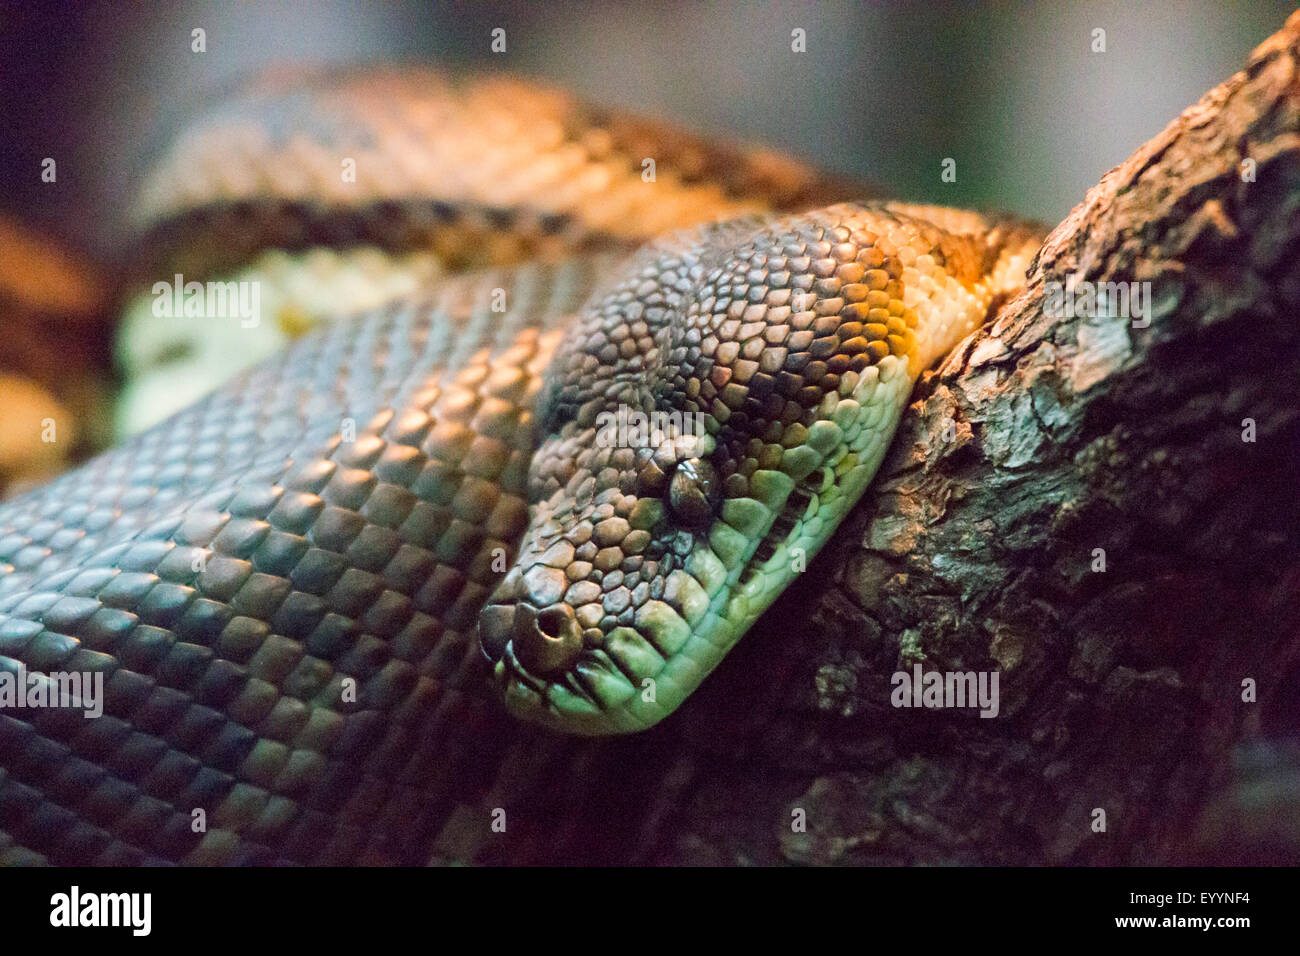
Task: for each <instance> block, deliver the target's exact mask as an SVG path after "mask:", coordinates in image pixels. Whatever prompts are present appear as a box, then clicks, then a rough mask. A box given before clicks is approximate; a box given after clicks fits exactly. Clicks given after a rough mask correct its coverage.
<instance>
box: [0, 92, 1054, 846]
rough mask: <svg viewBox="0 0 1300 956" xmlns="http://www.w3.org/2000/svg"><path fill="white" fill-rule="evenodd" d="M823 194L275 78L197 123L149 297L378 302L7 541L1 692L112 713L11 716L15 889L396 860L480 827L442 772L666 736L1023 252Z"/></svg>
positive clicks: (840, 188)
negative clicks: (603, 738) (503, 753)
mask: <svg viewBox="0 0 1300 956" xmlns="http://www.w3.org/2000/svg"><path fill="white" fill-rule="evenodd" d="M647 158H649V159H652V160H653V163H652V164H647V163H646V159H647ZM348 161H351V164H352V165H351V167H350V168H352V169H353V170H354V171H355V175H354V176H352V177H351V178H348V177H346V176H341V175H340V169H341V168H344V169H346V168H349V166H348ZM651 166H653V172H652V173H647V170H648V169H650V168H651ZM851 197H852V187H851V186H846V185H844V184H838V183H835V182H833V181H831V180H829V179H826V178H825V177H821V176H819V175H818V174H817V173H815V172H813V171H812V170H809V169H807V168H805V167H803V166H801V165H799V164H797V163H795V162H792V161H789V160H786V159H783V158H781V157H778V156H775V155H773V154H770V153H767V152H763V151H760V150H754V149H746V148H733V147H728V146H719V145H715V144H712V143H709V142H706V141H705V140H703V139H701V138H698V137H695V136H692V135H689V134H686V133H682V132H680V131H677V130H674V129H672V128H669V127H666V126H660V125H657V124H654V123H649V122H645V121H641V120H635V119H630V118H627V117H625V116H622V115H621V114H617V113H612V112H608V111H601V110H598V109H595V108H592V107H589V106H585V105H583V104H581V103H578V102H576V101H575V100H573V99H572V98H570V97H568V96H566V95H564V94H562V93H558V92H555V91H551V90H547V89H542V88H540V87H537V86H534V85H531V84H526V83H522V82H518V81H514V80H505V79H484V78H457V79H450V78H447V77H446V76H444V75H442V74H438V73H434V72H432V71H427V70H372V71H368V72H360V73H356V72H354V73H350V74H327V75H315V74H313V75H311V76H306V77H304V76H299V75H289V76H274V77H270V78H268V79H265V80H263V81H261V82H260V83H257V84H253V85H252V86H249V87H247V88H245V89H243V90H242V91H240V92H239V93H238V94H236V95H235V96H233V97H231V98H230V99H228V100H225V101H223V102H222V103H221V104H220V105H219V106H218V107H216V108H215V109H213V110H211V111H208V112H206V113H204V114H203V115H202V116H200V117H198V118H196V119H194V120H193V122H191V123H190V124H189V126H188V127H187V128H186V129H184V130H183V131H181V132H180V133H179V134H178V135H177V136H175V137H174V138H173V139H172V140H171V141H170V143H169V145H168V147H167V149H166V151H165V152H164V153H163V156H162V159H161V160H160V162H159V163H158V165H157V166H156V167H155V171H154V173H153V174H152V176H151V177H150V178H149V180H148V182H147V184H146V186H145V189H144V191H143V194H142V196H141V199H140V204H139V208H140V222H141V227H142V232H141V236H142V239H141V241H140V242H139V243H138V246H137V248H138V249H139V250H140V256H139V258H138V259H137V264H138V269H137V274H136V278H137V279H139V278H142V277H143V278H144V280H145V282H146V283H147V282H148V281H151V280H153V279H157V278H160V277H162V278H165V279H170V278H171V276H172V275H173V274H178V275H184V277H185V279H186V280H189V279H191V278H196V279H200V280H202V279H206V278H210V277H213V276H229V275H232V274H242V275H244V276H245V277H248V276H251V277H253V279H255V280H259V279H261V280H264V281H266V282H272V281H276V280H274V278H273V277H272V276H271V271H272V269H271V267H270V266H269V265H268V263H273V264H274V268H275V269H278V270H279V271H280V274H285V273H286V272H288V273H293V272H294V270H299V271H300V272H301V270H307V275H308V277H309V279H311V282H312V283H316V285H315V286H314V287H320V286H322V284H323V285H324V286H325V287H328V289H329V290H331V291H330V292H329V296H328V297H327V298H328V299H329V302H328V303H327V306H326V311H328V309H329V308H333V309H334V310H336V311H340V312H344V311H349V310H350V309H352V308H355V307H357V303H358V301H359V302H361V304H363V305H364V304H367V303H368V302H369V304H371V305H372V306H373V307H371V308H368V309H365V310H363V311H361V312H360V313H359V314H358V315H355V316H351V317H345V318H340V319H338V320H337V321H331V322H329V323H327V324H322V325H321V327H320V328H317V329H315V330H314V331H311V332H309V333H308V334H305V335H303V336H302V337H301V338H299V339H298V340H297V341H295V342H294V343H293V344H292V345H291V346H290V347H288V348H287V349H284V350H283V351H280V352H278V353H277V354H275V355H273V356H271V357H270V358H267V359H266V360H265V361H262V362H261V363H260V364H257V365H255V366H254V367H252V368H251V369H249V370H248V371H246V372H244V373H242V374H241V375H239V376H238V377H237V378H236V379H235V380H233V381H231V382H229V383H228V384H226V385H225V386H223V387H221V388H219V389H218V390H216V391H215V392H213V393H212V394H210V395H208V396H207V397H205V398H202V399H200V400H199V401H197V402H195V403H194V404H192V405H189V406H188V407H186V408H184V409H183V410H181V411H179V412H178V413H176V414H175V415H173V416H171V417H170V418H167V419H166V420H165V421H163V422H161V423H160V424H157V425H155V426H154V427H152V428H150V429H148V430H146V431H144V432H142V433H140V434H138V435H136V436H135V437H132V438H130V439H128V440H127V441H125V442H124V443H122V444H121V445H119V446H118V447H116V448H114V449H112V450H110V451H108V452H107V453H104V454H102V455H100V456H99V457H97V458H95V459H93V460H91V461H89V462H88V463H86V464H84V465H83V466H81V467H79V468H77V469H76V470H74V471H71V472H69V473H66V474H65V475H63V476H61V477H59V478H57V479H56V480H54V481H53V482H52V483H50V484H48V485H46V486H43V487H41V488H38V489H36V490H34V491H31V492H29V493H27V494H25V495H23V496H20V497H19V498H17V499H15V500H13V501H11V502H8V503H6V504H4V505H3V506H0V668H3V669H4V670H6V671H8V672H10V673H11V674H13V673H18V672H19V671H20V670H21V671H23V672H25V673H28V674H36V675H42V674H54V673H57V672H102V674H103V675H104V700H103V715H102V716H100V717H98V718H97V719H86V718H85V717H84V716H83V714H82V713H81V712H80V711H76V710H72V709H69V708H53V707H51V708H46V709H38V710H34V709H24V708H19V707H14V706H8V707H6V708H4V709H3V710H0V860H5V861H8V862H51V863H56V864H61V863H93V864H135V863H157V862H165V861H177V862H185V863H192V864H209V863H227V864H228V863H271V862H314V863H340V862H362V863H380V862H423V861H424V860H425V859H427V858H428V856H429V847H430V846H431V845H432V844H433V841H434V838H435V837H437V835H438V834H440V833H443V834H444V836H445V833H446V830H447V828H449V827H453V826H460V827H465V826H477V827H480V828H486V826H487V822H488V821H487V818H486V817H483V818H482V819H475V820H472V821H467V820H466V819H465V818H464V816H463V815H458V814H457V812H456V808H457V807H464V806H466V805H467V804H469V803H472V802H474V799H473V798H474V794H476V793H477V794H478V796H482V793H481V791H482V790H484V789H485V787H486V786H487V782H486V781H484V780H483V779H480V778H481V775H475V774H472V773H468V772H466V770H465V768H466V766H469V763H467V758H466V755H465V753H464V751H465V749H466V743H465V741H467V740H469V741H477V742H478V743H476V744H475V745H474V746H481V747H482V748H484V749H485V750H491V748H492V747H493V746H494V745H495V738H497V737H499V736H500V735H501V734H502V728H503V727H506V726H508V725H510V724H511V723H512V722H518V721H525V722H530V723H533V724H540V725H543V726H544V727H545V728H547V729H546V730H541V731H538V732H539V733H553V732H559V733H561V734H579V735H605V734H617V733H624V732H629V731H638V730H641V729H643V728H646V727H649V726H651V725H652V724H654V723H656V722H657V721H659V720H660V719H662V718H663V717H665V716H666V715H668V714H669V713H671V712H672V711H673V710H674V709H675V708H676V707H677V706H678V705H679V704H680V703H681V702H682V700H683V699H685V698H686V697H687V696H688V695H689V694H690V693H691V692H692V691H693V690H694V689H695V688H696V687H697V686H698V685H699V684H700V682H701V681H703V680H704V678H705V677H706V676H707V675H708V673H709V672H710V671H711V670H712V669H713V668H714V667H715V665H717V663H718V662H719V661H720V660H721V659H722V658H723V656H724V655H726V653H727V652H728V650H729V649H730V648H731V647H732V646H733V645H734V644H735V643H736V641H737V640H738V639H739V638H740V637H741V635H743V634H744V632H745V631H746V629H747V628H748V627H749V626H750V625H751V624H752V623H753V622H754V620H755V619H756V618H757V617H758V615H759V614H760V613H761V612H762V611H763V610H764V608H766V607H767V606H768V605H769V604H770V603H771V602H772V600H773V599H774V598H775V597H776V595H777V594H779V593H780V592H781V590H782V589H783V588H784V587H785V585H786V584H787V583H788V582H789V581H790V580H791V579H792V578H793V577H794V575H795V574H797V573H798V572H799V571H800V570H801V569H802V568H803V567H804V566H806V560H807V559H810V558H811V557H812V555H813V554H815V553H816V551H817V550H818V548H819V547H820V546H821V544H822V543H824V542H825V541H826V539H827V538H828V536H829V535H830V534H831V533H832V531H833V530H834V529H835V527H836V525H837V524H838V523H839V522H840V520H841V519H842V518H843V517H844V515H845V514H846V513H847V511H848V510H849V509H850V508H851V507H852V505H853V504H854V503H855V501H857V499H858V498H859V497H860V496H861V495H862V493H863V491H864V489H865V488H866V487H867V486H868V484H869V482H870V481H871V478H872V476H873V474H874V472H875V471H876V469H877V467H878V466H879V464H880V462H881V459H882V457H883V455H884V453H885V450H886V448H887V446H888V444H889V440H890V437H891V435H892V433H893V430H894V427H895V424H896V422H897V421H898V419H899V417H900V415H901V413H902V411H903V409H904V407H905V406H906V404H907V400H908V395H909V392H910V390H911V387H912V384H913V382H914V381H915V379H916V377H917V376H918V375H919V373H920V372H921V371H922V370H923V369H925V368H926V367H927V366H929V365H930V364H931V363H933V362H934V361H935V360H936V359H937V358H938V357H940V356H942V355H943V354H945V353H946V352H947V351H949V350H950V349H951V348H952V347H953V346H954V345H955V344H956V343H957V342H958V341H959V340H960V339H962V338H963V337H964V336H965V335H966V334H967V333H968V332H970V331H971V330H973V329H974V328H975V327H976V326H977V325H978V324H980V323H981V322H982V321H983V320H984V319H985V318H986V316H987V315H988V314H989V312H990V310H991V309H992V308H993V307H995V306H996V304H997V303H998V302H999V301H1000V300H1001V299H1003V298H1004V297H1005V296H1007V295H1008V294H1011V293H1013V292H1014V291H1015V290H1016V289H1017V287H1018V285H1019V284H1020V283H1021V282H1022V281H1023V276H1024V273H1025V269H1026V266H1027V265H1028V263H1029V260H1030V258H1031V257H1032V255H1033V254H1034V251H1035V250H1036V249H1037V247H1038V244H1039V242H1040V239H1041V236H1040V234H1039V233H1038V232H1037V231H1036V230H1035V229H1034V228H1032V227H1030V226H1027V225H1024V224H1022V223H1018V222H1015V221H1011V220H994V219H988V218H985V217H983V216H981V215H977V214H975V213H970V212H963V211H957V210H951V209H944V208H937V207H927V206H913V205H906V204H901V203H894V202H869V201H843V200H849V199H851ZM810 210H811V211H810ZM322 257H324V259H325V260H328V268H325V267H323V266H322V265H321V262H322ZM358 262H362V263H363V268H361V269H360V274H361V275H362V278H361V279H357V278H356V276H357V275H358V274H359V273H358V267H357V263H358ZM348 269H351V270H352V271H351V273H350V274H351V275H352V277H353V278H352V279H350V280H349V282H350V283H351V285H350V286H348V285H347V284H346V283H345V284H344V285H335V286H328V282H329V281H330V280H328V279H327V278H323V276H324V275H325V273H326V272H329V273H330V274H335V273H337V272H338V271H339V270H343V271H347V270H348ZM239 270H244V271H243V272H242V273H240V272H239ZM411 275H416V276H417V277H418V279H419V282H418V288H410V287H409V286H410V283H411V280H410V276H411ZM313 276H314V277H316V278H311V277H313ZM345 286H346V289H345ZM348 289H350V290H351V291H347V290H348ZM357 289H360V291H359V292H358V291H357ZM370 300H375V301H373V302H372V301H370ZM379 303H382V304H379ZM295 308H296V307H295V306H294V305H293V303H292V302H290V301H288V300H284V301H283V302H282V303H281V304H280V305H279V306H277V309H278V310H279V313H278V314H279V318H278V319H277V321H278V322H279V323H280V325H281V326H283V325H284V324H285V323H286V321H287V320H286V318H285V317H286V316H290V317H292V316H294V315H298V313H299V312H301V309H299V310H298V312H295ZM170 321H173V322H184V321H201V320H194V319H179V318H178V319H172V320H170ZM306 324H308V325H310V324H313V323H312V322H307V323H306ZM232 341H238V340H237V339H232ZM234 347H236V348H237V347H238V346H234ZM638 416H642V417H638ZM629 421H630V422H632V423H633V424H632V427H630V428H624V429H623V430H622V431H620V430H619V428H617V427H615V428H613V429H612V431H611V429H610V427H609V426H610V423H611V422H622V423H624V424H626V423H628V422H629ZM646 421H649V422H650V423H651V426H652V427H645V428H638V427H637V425H636V423H637V422H646ZM476 788H477V790H476ZM199 819H202V820H203V821H204V822H203V825H201V826H200V825H196V823H195V821H196V820H199ZM444 842H445V839H444Z"/></svg>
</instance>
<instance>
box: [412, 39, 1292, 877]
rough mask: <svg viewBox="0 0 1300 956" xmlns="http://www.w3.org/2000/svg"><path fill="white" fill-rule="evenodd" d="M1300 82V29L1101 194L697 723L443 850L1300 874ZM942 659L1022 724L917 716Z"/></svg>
mask: <svg viewBox="0 0 1300 956" xmlns="http://www.w3.org/2000/svg"><path fill="white" fill-rule="evenodd" d="M1298 61H1300V14H1296V15H1293V16H1292V17H1291V18H1290V20H1289V21H1288V22H1287V24H1286V25H1285V27H1284V28H1283V29H1282V30H1281V31H1280V32H1279V33H1278V34H1276V35H1275V36H1274V37H1272V38H1271V39H1270V40H1268V41H1267V42H1266V43H1264V44H1263V45H1262V46H1260V47H1259V49H1257V50H1256V51H1255V52H1254V53H1253V54H1252V56H1251V58H1250V61H1249V64H1248V65H1247V67H1246V69H1245V70H1244V71H1243V72H1241V73H1239V74H1237V75H1236V76H1234V77H1232V78H1231V79H1230V80H1228V81H1227V82H1226V83H1224V84H1223V85H1221V86H1220V87H1218V88H1217V89H1215V90H1213V91H1212V92H1210V93H1209V94H1207V95H1206V96H1205V97H1204V98H1203V99H1202V100H1201V102H1199V103H1198V104H1196V105H1195V106H1193V107H1191V108H1190V109H1188V110H1186V111H1185V112H1184V113H1183V114H1182V115H1181V116H1180V117H1178V118H1177V119H1176V120H1175V121H1174V122H1173V123H1171V124H1170V125H1169V127H1168V128H1167V129H1166V130H1165V131H1164V132H1162V133H1161V134H1160V135H1159V136H1157V137H1156V138H1155V139H1153V140H1152V141H1151V142H1149V143H1148V144H1147V145H1145V146H1144V147H1142V148H1141V149H1140V150H1139V151H1138V152H1137V153H1136V154H1135V155H1134V156H1133V157H1132V158H1130V159H1129V160H1128V161H1127V162H1125V163H1123V164H1122V165H1120V166H1118V167H1116V168H1115V169H1113V170H1111V171H1110V172H1109V173H1108V174H1107V175H1106V176H1105V177H1104V178H1103V179H1102V181H1101V182H1100V183H1099V184H1098V185H1097V186H1096V187H1094V188H1093V189H1092V190H1091V191H1090V192H1089V193H1088V195H1087V196H1086V197H1085V198H1084V200H1083V202H1082V203H1080V204H1079V206H1078V207H1077V208H1076V209H1075V210H1074V211H1073V212H1072V213H1071V214H1070V216H1069V217H1068V218H1067V219H1066V220H1065V221H1064V222H1063V223H1061V225H1060V226H1058V227H1057V228H1056V229H1055V230H1054V231H1053V232H1052V234H1051V236H1050V237H1049V238H1048V240H1047V242H1046V244H1045V245H1044V247H1043V249H1042V251H1041V252H1040V253H1039V255H1038V257H1037V260H1036V261H1035V263H1034V265H1033V266H1032V268H1031V269H1030V275H1029V282H1028V286H1027V288H1026V289H1025V290H1024V292H1023V293H1022V294H1020V295H1019V296H1018V297H1016V298H1015V299H1014V300H1013V301H1010V302H1007V303H1006V304H1005V305H1004V306H1003V307H1002V308H1001V310H1000V312H999V314H998V315H997V317H996V320H995V321H993V322H992V323H991V324H989V325H988V326H987V327H985V328H984V329H982V330H980V331H979V332H977V333H976V334H975V335H973V336H972V337H971V338H970V339H968V340H967V341H966V342H965V343H964V344H963V345H962V346H961V347H960V348H959V349H958V350H957V351H956V352H955V353H954V354H953V355H952V356H951V357H950V358H949V359H948V360H947V361H946V362H945V363H944V365H943V366H942V367H941V368H940V369H939V370H937V372H932V373H929V374H927V376H926V377H925V379H924V380H923V381H922V383H921V385H920V387H919V388H918V391H917V393H916V395H915V396H914V402H913V405H912V406H911V408H910V409H909V411H908V413H907V415H906V416H905V418H904V420H903V422H902V424H901V425H900V428H899V432H898V435H897V437H896V438H895V439H894V444H893V447H892V450H891V453H890V455H889V457H888V459H887V461H886V463H885V465H884V467H883V468H882V471H881V473H880V475H879V476H878V478H877V480H876V483H875V486H874V488H873V489H872V490H869V491H868V493H867V495H866V497H865V498H864V500H863V502H862V503H861V504H860V505H859V506H858V508H857V509H856V510H855V511H854V512H853V513H852V514H851V516H850V517H849V518H848V519H847V520H846V522H845V524H844V525H843V526H842V527H841V529H840V530H839V532H838V533H837V534H836V535H835V537H834V539H833V541H832V542H831V543H830V544H828V545H827V547H826V549H825V551H824V553H823V554H821V555H820V556H819V557H818V558H817V559H816V560H815V561H814V562H813V563H812V564H811V566H810V567H809V569H808V570H807V572H806V573H805V574H803V575H802V576H801V577H800V579H799V580H798V581H796V583H795V584H794V585H792V586H791V588H790V589H789V591H788V592H787V593H786V594H785V595H784V596H783V597H782V598H781V599H780V600H779V602H778V603H777V604H776V605H774V606H773V608H772V609H771V610H770V611H769V612H768V613H767V614H766V615H765V616H764V618H763V620H762V621H761V622H760V623H759V625H758V626H757V627H756V628H755V629H754V630H753V631H752V632H751V633H750V634H749V635H748V636H746V637H745V638H744V639H743V640H742V641H741V643H740V645H739V646H738V647H737V648H736V649H735V650H734V651H733V652H732V654H731V655H730V657H729V658H728V659H727V660H726V661H725V662H724V664H723V665H722V666H721V667H720V668H719V669H718V671H717V672H716V673H715V674H714V675H713V676H712V677H711V678H710V679H709V680H708V681H707V682H706V684H705V685H704V686H703V687H702V688H701V689H700V690H699V691H698V692H697V693H696V694H695V696H694V697H693V698H692V699H691V700H690V701H688V702H687V704H686V705H685V706H683V707H682V708H681V709H680V711H679V712H678V713H676V714H675V715H673V716H672V717H671V718H669V719H668V720H667V721H665V722H664V723H663V724H662V725H660V726H659V727H657V728H655V729H654V730H653V731H651V732H649V733H646V734H642V735H637V736H635V737H631V738H625V739H618V740H610V741H604V742H597V743H591V742H578V741H572V740H565V739H563V738H558V737H553V736H550V735H547V734H544V733H541V732H535V731H520V732H516V733H517V736H516V738H515V739H514V740H513V741H511V742H510V743H509V744H508V745H507V747H506V751H505V753H504V755H503V756H502V758H501V760H500V761H499V762H494V766H495V769H494V770H493V772H492V773H493V776H494V781H495V782H494V783H493V784H492V786H491V787H490V788H488V790H487V792H486V793H485V801H484V804H483V805H484V806H501V807H505V808H509V810H508V812H509V813H511V814H513V816H512V817H511V825H510V827H509V828H508V830H509V831H510V833H511V835H510V836H509V837H503V838H501V839H494V838H492V837H490V836H488V835H487V834H486V833H484V832H483V831H484V828H483V826H482V823H481V821H478V820H477V818H478V812H477V811H466V813H468V814H469V816H465V815H462V814H457V819H454V820H452V821H451V822H449V823H448V825H447V826H446V827H444V828H443V830H442V833H441V835H440V836H439V837H438V839H437V841H436V843H437V846H436V847H435V852H436V853H437V854H439V855H441V854H445V853H454V854H456V855H467V856H470V857H471V858H477V859H480V860H483V861H488V862H490V861H500V862H505V861H515V862H537V861H553V862H556V861H558V862H564V861H567V862H576V861H606V862H608V861H640V862H651V863H697V862H700V863H743V862H755V863H779V862H796V863H859V864H877V863H941V862H942V863H950V862H959V863H1032V864H1042V863H1089V864H1107V863H1116V864H1117V863H1127V864H1139V863H1141V864H1145V863H1161V862H1192V861H1201V862H1290V863H1294V862H1297V861H1298V860H1300V783H1297V781H1298V780H1300V773H1298V772H1297V770H1296V767H1297V766H1298V765H1300V759H1297V756H1296V755H1297V753H1298V752H1300V747H1297V744H1298V743H1300V737H1297V734H1300V719H1298V715H1300V532H1298V530H1297V529H1300V495H1298V494H1297V491H1298V489H1300V403H1298V402H1297V388H1298V387H1300V331H1298V325H1300V256H1298V253H1300V71H1298V70H1300V67H1298ZM1071 276H1073V277H1075V279H1077V280H1078V281H1080V282H1094V283H1105V282H1125V283H1129V282H1137V283H1148V284H1149V285H1148V286H1147V288H1148V289H1149V290H1150V315H1149V317H1148V319H1147V320H1146V321H1142V320H1134V319H1130V318H1126V317H1122V316H1115V317H1105V316H1102V317H1088V316H1082V317H1080V316H1074V317H1057V318H1053V317H1051V315H1049V314H1048V312H1049V311H1050V310H1047V309H1045V308H1044V306H1045V304H1046V303H1047V296H1048V294H1049V291H1050V289H1051V286H1050V283H1053V282H1061V283H1063V282H1066V281H1067V279H1068V277H1071ZM917 663H920V664H921V665H922V667H923V668H924V671H926V672H930V671H936V670H937V671H986V672H991V671H996V672H997V673H998V676H999V690H1000V701H999V704H1000V706H999V712H998V714H997V716H996V717H995V718H991V719H982V718H981V717H979V716H978V714H977V712H976V711H975V710H972V709H969V708H968V709H966V710H931V709H924V708H923V709H915V708H900V707H894V706H892V705H891V692H892V691H893V689H894V685H893V682H892V678H893V675H894V674H895V673H896V672H899V671H905V672H908V673H911V672H912V671H913V667H914V665H915V664H917ZM1252 686H1253V688H1254V692H1253V695H1252V693H1251V687H1252ZM1103 814H1104V829H1102V826H1101V821H1102V819H1103ZM801 823H802V827H801V825H800V824H801ZM472 833H479V834H481V835H480V836H478V837H474V836H472V835H471V834H472ZM466 841H468V844H467V842H466Z"/></svg>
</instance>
